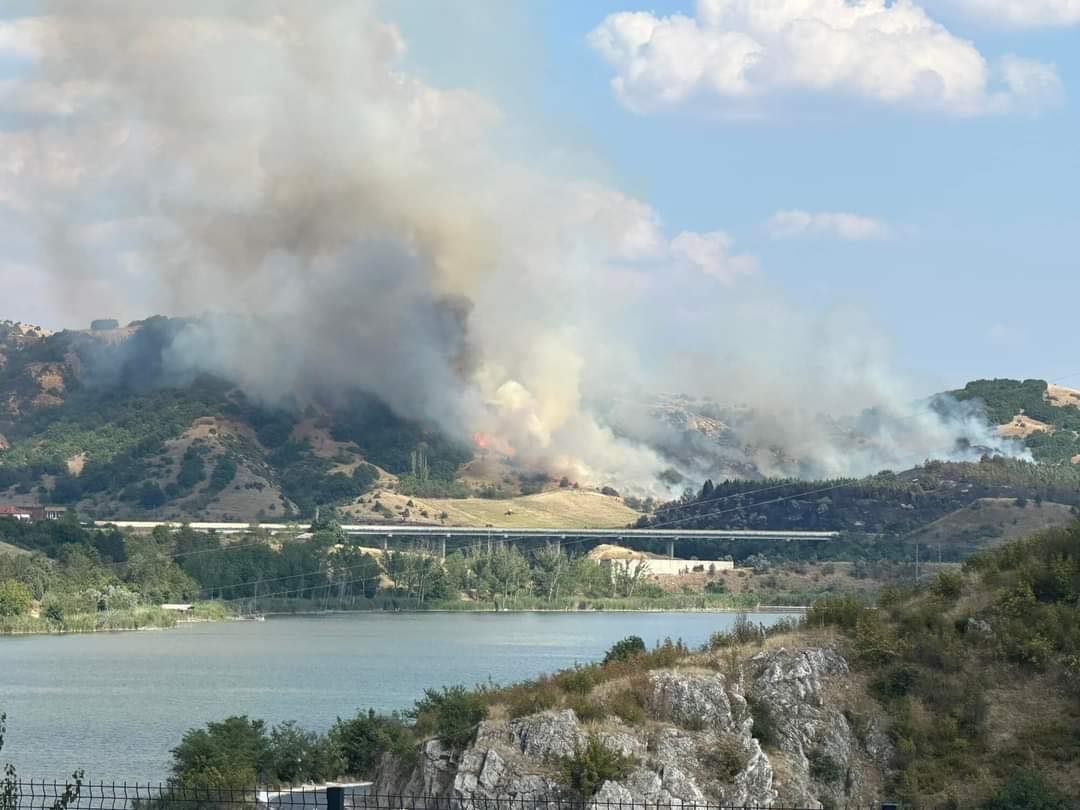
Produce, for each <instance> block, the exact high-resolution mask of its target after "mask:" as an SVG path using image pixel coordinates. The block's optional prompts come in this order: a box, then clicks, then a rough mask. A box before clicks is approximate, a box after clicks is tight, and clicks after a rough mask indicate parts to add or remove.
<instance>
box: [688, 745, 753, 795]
mask: <svg viewBox="0 0 1080 810" xmlns="http://www.w3.org/2000/svg"><path fill="white" fill-rule="evenodd" d="M700 758H701V761H702V763H703V764H704V765H705V767H706V768H708V769H709V772H710V773H711V774H712V775H713V776H715V777H716V778H717V779H718V780H719V781H721V782H724V783H725V784H727V783H731V782H733V781H735V777H736V776H738V775H739V774H740V773H742V772H743V771H744V770H746V766H747V765H748V764H749V763H750V752H749V751H747V750H746V747H745V746H744V745H743V744H742V741H741V740H740V739H739V738H738V737H736V736H734V735H733V734H724V735H722V736H721V737H720V739H719V740H717V742H716V746H715V747H713V748H709V749H708V750H706V751H702V752H701V754H700Z"/></svg>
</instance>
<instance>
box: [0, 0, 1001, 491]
mask: <svg viewBox="0 0 1080 810" xmlns="http://www.w3.org/2000/svg"><path fill="white" fill-rule="evenodd" d="M390 11H392V7H390V6H383V5H379V4H376V3H374V2H364V1H363V0H316V1H315V2H310V3H303V4H300V3H291V2H285V0H233V1H232V2H225V1H223V0H217V1H216V2H211V0H183V1H182V2H181V0H163V1H162V2H155V3H147V2H143V0H53V1H52V2H46V3H42V4H41V5H40V6H39V7H38V8H37V9H35V10H34V13H31V14H27V15H24V16H21V17H19V18H16V19H13V20H9V21H7V22H6V23H4V25H5V26H6V27H7V28H8V30H9V32H14V33H13V35H12V36H5V37H0V42H19V43H22V45H21V46H20V48H21V50H20V53H21V54H22V58H25V59H26V60H27V63H28V65H29V67H28V69H27V71H26V72H25V75H24V76H23V77H21V78H20V79H18V80H16V81H15V82H14V83H13V84H11V85H10V86H8V87H7V88H6V89H5V92H6V94H7V95H6V98H7V99H8V101H9V102H10V103H9V107H10V108H11V109H14V110H18V111H20V114H19V115H16V116H15V118H14V121H15V123H13V124H11V125H10V126H8V128H7V129H5V130H4V131H3V133H2V137H3V140H4V143H3V146H5V147H6V148H7V150H8V154H10V155H12V156H13V157H12V159H11V165H13V166H17V167H18V168H17V170H15V171H8V172H6V173H5V174H4V180H3V182H4V184H5V185H4V187H3V193H2V194H0V202H2V203H3V206H4V207H3V208H2V215H3V217H4V220H5V223H4V224H5V230H7V229H9V228H13V229H22V230H24V231H25V232H26V233H30V234H33V235H34V237H35V241H36V244H37V247H38V250H37V253H36V256H35V261H36V263H35V268H36V269H35V271H34V272H35V273H38V274H41V275H43V276H44V277H46V278H47V279H48V282H49V288H50V290H51V292H52V295H53V296H54V298H55V300H56V302H57V306H58V309H59V313H58V316H59V315H62V316H63V317H65V318H67V319H75V318H77V319H80V320H83V321H85V320H86V319H88V318H90V317H96V316H101V315H118V316H120V317H122V318H125V319H134V318H138V317H144V316H145V315H146V314H148V313H150V312H164V313H170V314H176V313H179V314H185V313H186V314H192V313H208V312H209V313H219V314H218V315H216V316H214V317H209V318H205V317H204V318H199V319H198V320H196V321H194V322H192V323H190V324H188V325H187V326H186V327H185V328H183V329H181V330H179V331H178V332H177V334H176V335H174V336H173V338H174V339H172V340H171V342H170V343H169V345H168V347H167V350H166V351H165V352H164V355H163V357H164V362H165V371H166V372H168V373H173V374H176V375H181V376H182V375H184V374H188V375H191V374H195V373H198V372H201V371H207V372H212V373H215V374H217V375H220V376H223V377H226V378H227V379H229V380H232V381H234V382H236V383H237V384H239V385H241V386H243V387H244V389H245V390H247V391H248V392H249V393H251V394H252V395H253V396H256V397H259V398H261V399H263V400H266V401H270V402H273V401H275V400H285V399H290V400H291V399H294V398H296V397H297V396H300V397H303V396H305V395H310V396H318V397H321V398H330V399H334V398H335V397H337V396H342V395H344V394H345V393H347V392H349V391H351V390H354V389H357V388H361V389H365V390H370V391H372V392H374V393H375V394H377V395H378V396H379V397H381V398H383V399H384V400H385V401H387V402H388V403H389V404H390V406H391V407H393V408H394V409H395V410H396V411H398V412H399V413H401V414H402V415H405V416H409V417H413V418H420V419H424V420H426V421H430V422H433V423H435V424H437V425H438V426H439V427H440V428H442V429H443V430H446V431H448V432H450V433H453V434H454V435H456V436H459V437H471V436H473V435H475V434H477V433H481V434H485V435H490V436H494V437H497V438H498V441H499V446H500V447H505V448H507V449H508V450H509V452H511V453H512V455H513V456H514V458H515V460H516V462H517V463H518V464H519V465H521V466H522V467H523V468H527V469H543V470H547V471H550V472H551V473H553V474H556V475H562V474H568V475H570V476H572V477H574V478H575V479H577V480H582V481H592V482H597V483H601V482H603V483H608V482H611V483H616V484H619V485H621V486H623V487H629V488H631V489H632V488H641V489H648V488H650V487H653V486H655V485H656V484H655V482H656V475H657V473H658V472H659V471H661V470H662V469H664V468H666V467H667V466H669V465H670V464H671V463H672V456H673V455H674V456H675V461H676V462H679V461H680V460H683V461H685V463H686V464H687V467H688V470H687V471H688V472H689V473H691V474H693V475H698V474H702V473H703V472H704V471H706V470H708V469H709V457H708V454H709V453H710V452H713V451H712V450H711V449H710V447H709V446H708V445H707V444H701V443H700V441H699V440H698V439H696V438H692V439H691V440H690V441H692V442H693V443H694V447H695V448H697V449H696V450H695V453H694V454H693V455H692V456H691V457H687V456H686V455H685V454H683V455H682V456H679V455H678V454H673V453H672V452H671V447H670V444H671V443H670V441H669V439H670V438H671V434H670V432H669V431H670V428H663V427H657V426H656V425H655V424H653V425H649V424H648V420H641V419H636V418H635V419H632V420H631V419H627V418H622V419H621V421H618V422H616V421H614V420H609V419H607V418H605V417H604V415H603V411H604V409H603V408H602V407H599V406H597V404H596V403H602V402H605V401H610V400H611V399H613V398H617V397H619V396H625V395H626V394H627V393H629V394H631V395H633V396H635V397H640V396H642V395H645V396H647V395H648V394H649V393H650V392H652V391H655V390H662V389H668V390H671V389H674V390H687V391H689V392H690V393H693V394H697V395H701V396H708V397H711V398H713V399H716V400H718V401H723V402H740V403H745V404H747V405H748V406H750V412H751V413H753V414H754V416H753V417H752V418H747V419H745V420H744V421H743V423H742V424H741V425H740V430H741V431H742V434H741V438H740V440H741V441H742V443H743V445H744V446H745V447H749V448H760V449H761V450H760V452H759V451H758V450H755V451H754V452H753V453H751V454H750V458H751V462H752V463H753V464H754V465H756V466H757V467H758V469H760V470H761V471H763V472H782V471H783V469H782V468H781V467H782V464H781V465H780V466H777V465H778V463H779V462H776V463H774V462H775V460H776V459H781V460H783V459H787V460H789V461H790V462H791V463H794V464H795V466H794V467H793V468H791V469H794V470H796V471H799V470H811V469H813V470H820V471H828V472H830V473H833V474H842V473H850V472H862V471H865V470H867V469H869V468H871V467H875V466H877V465H880V466H896V465H897V464H898V463H900V461H901V460H903V459H906V458H908V457H912V458H914V459H915V460H920V459H919V456H920V455H922V456H928V455H952V454H954V453H955V452H956V448H957V447H966V446H970V445H983V444H986V443H988V442H996V440H994V438H993V437H992V435H991V433H990V431H989V430H988V428H987V426H986V425H984V424H981V423H980V422H979V420H978V419H977V418H976V417H972V416H970V415H968V416H965V417H964V418H962V419H956V418H953V417H952V416H950V415H945V416H942V414H941V413H939V412H936V411H933V410H926V409H924V410H923V411H919V412H918V413H917V414H913V413H911V408H910V406H909V405H908V404H907V403H908V402H910V401H911V400H912V396H911V392H912V391H914V390H917V385H916V384H914V383H911V382H909V381H905V380H904V379H903V375H900V374H897V373H896V371H895V367H894V364H893V363H892V361H891V356H890V350H889V348H888V347H887V345H885V342H884V341H882V340H880V339H879V338H878V336H876V335H875V334H874V333H873V330H870V329H867V328H865V325H864V324H861V323H855V322H854V321H853V320H852V319H850V318H846V317H836V316H835V315H834V314H833V313H813V312H805V311H802V310H800V309H799V308H798V307H796V306H793V305H792V304H791V303H790V302H788V301H787V300H786V299H785V297H784V296H783V294H782V293H781V292H779V291H777V290H775V289H773V288H772V287H771V286H770V285H769V284H768V282H767V276H766V275H765V274H764V273H763V272H762V271H761V270H760V268H758V266H757V263H756V261H755V260H754V259H753V257H750V256H747V255H743V254H739V253H738V252H737V250H736V248H735V246H734V243H733V240H732V238H731V237H730V236H729V235H728V234H726V233H724V232H722V231H719V230H716V231H709V232H704V233H697V232H682V233H675V234H673V233H669V232H668V231H667V230H666V229H665V227H664V225H663V222H662V220H661V217H660V215H659V214H658V213H657V212H656V211H655V210H653V209H652V208H651V207H650V206H649V205H648V204H647V203H644V202H642V201H640V200H637V199H634V198H632V197H630V196H627V195H626V194H624V193H622V192H620V191H618V190H616V189H614V188H612V187H610V185H608V184H605V183H603V182H600V181H597V180H596V179H593V178H589V177H583V176H581V175H580V174H579V173H578V172H576V171H560V170H559V166H558V161H557V160H556V159H553V158H552V155H554V154H558V153H559V152H560V150H566V149H567V148H568V147H567V145H566V144H562V143H556V144H552V145H550V146H546V145H544V144H535V143H530V144H529V146H528V147H527V148H525V149H524V150H523V149H522V148H520V147H519V148H517V149H512V148H509V147H508V146H507V145H506V143H505V139H504V138H502V135H501V133H502V131H503V126H504V122H503V120H502V116H503V113H502V111H500V109H499V108H498V107H497V106H496V105H495V104H494V103H493V102H492V101H490V100H489V99H487V98H485V97H483V96H481V95H480V94H478V93H476V92H474V91H470V90H461V89H452V88H449V89H448V88H444V87H436V86H434V85H432V84H430V83H427V82H425V81H422V80H420V79H418V78H416V77H415V76H413V75H410V73H409V72H407V70H406V68H405V62H404V61H403V55H404V54H405V49H406V43H405V42H404V41H403V38H402V36H401V33H400V31H399V30H398V28H397V27H396V26H395V25H394V24H393V23H392V22H389V21H387V20H386V19H384V18H383V16H381V15H383V14H385V13H387V12H390ZM733 193H735V191H734V190H733ZM872 405H878V406H881V407H882V408H883V411H882V412H883V413H885V414H888V415H889V416H890V417H899V418H901V419H902V420H903V421H902V425H903V427H899V426H898V425H900V424H901V423H895V424H892V422H895V420H892V422H890V420H883V421H882V422H881V423H880V424H879V425H878V426H877V428H876V432H875V433H874V435H872V436H871V437H870V439H869V441H867V442H862V443H859V442H850V441H847V440H838V438H837V435H836V430H835V429H834V427H832V426H830V425H829V424H828V423H827V421H825V420H822V418H821V417H820V414H822V413H829V414H833V413H838V412H848V413H858V412H859V411H860V410H861V409H863V408H865V407H868V406H872ZM887 424H892V426H891V427H886V425H887ZM665 437H666V438H665ZM841 438H842V437H841ZM958 442H959V443H958ZM995 446H996V447H997V448H998V449H999V450H1002V451H1005V452H1012V451H1014V449H1015V448H1013V447H1012V446H1010V445H1007V444H1002V443H1001V442H996V445H995ZM665 448H666V450H665ZM776 448H780V449H781V451H782V452H780V453H777V452H776ZM867 448H869V449H867ZM717 452H718V457H722V455H723V454H722V453H719V451H717ZM702 454H704V456H702ZM687 458H690V460H689V461H686V459H687ZM770 459H772V460H773V461H770V462H769V463H768V464H767V463H766V461H769V460H770ZM789 461H784V462H783V464H787V463H789Z"/></svg>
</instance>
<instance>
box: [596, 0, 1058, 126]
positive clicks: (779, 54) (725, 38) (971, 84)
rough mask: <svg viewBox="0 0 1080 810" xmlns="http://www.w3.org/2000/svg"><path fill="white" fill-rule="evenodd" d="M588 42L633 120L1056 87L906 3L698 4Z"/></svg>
mask: <svg viewBox="0 0 1080 810" xmlns="http://www.w3.org/2000/svg"><path fill="white" fill-rule="evenodd" d="M1002 1H1004V0H1002ZM588 41H589V44H590V45H591V46H592V47H593V48H594V49H595V50H596V51H597V52H598V53H600V55H601V56H603V58H604V59H605V60H607V62H608V63H609V64H610V65H611V66H612V67H613V68H614V69H615V71H616V75H615V77H614V78H613V79H612V82H611V83H612V88H613V90H614V92H615V94H616V96H617V97H618V99H619V100H620V101H621V102H622V103H623V104H624V105H625V106H626V107H628V108H629V109H631V110H633V111H635V112H638V113H648V112H653V111H657V110H661V109H665V108H672V107H676V106H680V105H688V104H691V103H695V102H696V103H700V104H704V105H707V109H709V110H710V111H718V112H720V113H722V114H729V115H739V114H745V113H746V112H747V111H752V110H754V109H755V106H759V105H760V104H761V103H762V101H763V100H764V99H765V98H767V97H769V96H770V95H777V94H781V93H791V92H805V93H816V94H835V95H841V96H854V97H857V98H862V99H867V100H871V101H874V102H879V103H883V104H892V105H902V106H907V107H913V108H918V109H926V110H935V111H940V112H945V113H950V114H956V115H967V116H972V115H985V114H991V113H1004V112H1011V111H1013V110H1015V109H1018V108H1026V107H1029V106H1031V103H1032V101H1031V98H1030V94H1034V95H1035V97H1036V98H1037V101H1038V102H1039V103H1046V102H1047V101H1048V100H1050V99H1052V98H1054V97H1055V96H1056V95H1057V94H1058V92H1059V81H1058V78H1057V74H1056V71H1055V70H1054V68H1053V67H1052V66H1050V65H1043V64H1039V63H1033V62H1030V61H1027V60H1019V59H1016V58H1012V59H1011V60H1008V61H1004V62H1003V63H1002V64H1000V65H998V66H997V67H996V68H991V66H990V65H989V64H988V63H987V61H986V59H985V58H984V57H983V56H982V54H981V53H979V51H978V49H977V48H976V47H975V45H974V44H973V43H971V42H969V41H967V40H964V39H961V38H959V37H957V36H955V35H953V34H952V33H950V32H949V31H948V30H947V29H946V28H945V27H944V26H942V25H941V24H940V23H938V22H936V21H935V20H933V19H932V18H931V17H930V16H929V15H927V13H926V12H925V11H924V10H923V9H922V8H921V7H920V6H917V5H915V3H914V2H912V0H895V2H891V3H888V2H886V0H699V1H698V6H697V13H696V14H695V15H694V16H693V17H688V16H685V15H682V14H674V15H671V16H669V17H658V16H656V15H654V14H652V13H650V12H619V13H616V14H612V15H610V16H609V17H607V19H605V20H604V22H603V23H601V24H600V25H599V26H598V27H597V28H596V29H595V30H593V31H592V32H591V33H590V34H589V36H588Z"/></svg>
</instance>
